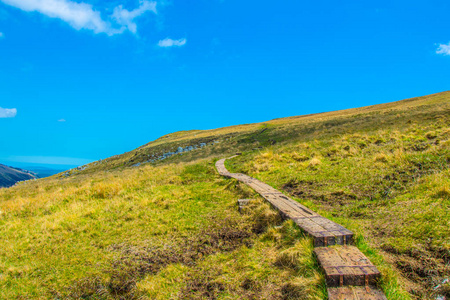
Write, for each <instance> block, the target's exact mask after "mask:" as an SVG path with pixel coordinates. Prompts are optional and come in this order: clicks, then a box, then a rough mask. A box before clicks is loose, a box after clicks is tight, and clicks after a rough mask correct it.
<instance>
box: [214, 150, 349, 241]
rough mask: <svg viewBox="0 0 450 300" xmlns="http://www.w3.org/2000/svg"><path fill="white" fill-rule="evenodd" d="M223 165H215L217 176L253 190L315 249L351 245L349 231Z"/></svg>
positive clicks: (219, 163)
mask: <svg viewBox="0 0 450 300" xmlns="http://www.w3.org/2000/svg"><path fill="white" fill-rule="evenodd" d="M224 163H225V159H221V160H219V161H217V163H216V168H217V171H218V172H219V174H221V175H223V176H226V177H230V178H235V179H237V180H239V181H241V182H243V183H245V184H247V185H248V186H249V187H251V188H252V189H254V190H255V191H256V192H257V193H259V194H260V195H261V196H262V197H263V198H264V199H266V200H267V201H268V202H269V203H270V204H272V206H273V207H274V208H276V209H277V210H278V211H279V212H280V214H281V216H282V217H284V218H286V219H287V218H289V219H292V220H294V222H295V223H296V224H297V225H298V226H299V227H300V228H301V229H303V230H304V231H305V232H306V233H308V234H309V235H310V236H311V237H313V239H314V246H315V247H327V246H333V245H351V244H352V243H353V232H351V231H350V230H348V229H346V228H344V227H343V226H341V225H339V224H337V223H334V222H333V221H331V220H328V219H327V218H324V217H322V216H320V215H319V214H317V213H315V212H314V211H312V210H310V209H309V208H307V207H306V206H303V205H301V204H300V203H298V202H297V201H295V200H293V199H291V198H289V197H288V196H286V195H284V194H283V193H281V192H280V191H278V190H276V189H274V188H273V187H271V186H270V185H268V184H266V183H264V182H261V181H259V180H258V179H255V178H252V177H250V176H247V175H245V174H240V173H230V172H228V170H227V169H226V168H225V165H224Z"/></svg>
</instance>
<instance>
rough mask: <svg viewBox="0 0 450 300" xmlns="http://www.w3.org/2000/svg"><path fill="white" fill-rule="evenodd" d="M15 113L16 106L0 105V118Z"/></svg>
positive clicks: (11, 115)
mask: <svg viewBox="0 0 450 300" xmlns="http://www.w3.org/2000/svg"><path fill="white" fill-rule="evenodd" d="M16 115H17V109H16V108H1V107H0V118H14V117H15V116H16Z"/></svg>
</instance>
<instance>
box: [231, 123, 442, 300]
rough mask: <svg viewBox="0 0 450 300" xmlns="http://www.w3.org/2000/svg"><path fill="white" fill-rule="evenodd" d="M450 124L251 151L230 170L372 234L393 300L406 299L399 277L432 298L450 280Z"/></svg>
mask: <svg viewBox="0 0 450 300" xmlns="http://www.w3.org/2000/svg"><path fill="white" fill-rule="evenodd" d="M449 124H450V118H448V117H446V118H445V119H441V121H439V122H430V123H428V124H426V125H424V124H423V123H422V124H421V125H420V126H419V125H418V124H413V123H411V124H408V123H406V124H404V125H402V126H397V127H395V128H389V129H387V128H383V129H377V128H374V129H373V130H372V131H367V132H363V133H361V134H343V135H340V136H338V137H333V138H328V137H325V138H318V139H315V140H310V141H308V142H297V143H290V144H288V145H281V146H278V147H272V148H269V149H267V150H263V151H260V152H249V153H247V154H245V155H243V156H241V157H238V158H234V159H233V160H232V161H229V162H228V167H229V168H230V169H231V170H232V171H234V172H242V173H246V174H249V175H251V176H253V177H256V178H259V179H261V180H262V181H264V182H267V183H269V184H271V185H272V186H274V187H277V188H279V189H280V190H284V191H285V192H286V193H289V194H291V195H292V196H294V197H295V198H296V199H298V201H300V202H302V203H304V204H305V205H307V206H309V207H311V208H313V209H315V210H316V211H319V212H321V213H322V214H324V215H326V216H328V217H330V218H332V219H335V220H336V221H337V222H339V223H341V224H343V225H344V226H347V227H348V228H349V229H351V230H354V231H355V232H358V233H359V234H360V236H361V237H362V236H364V239H362V238H361V239H360V240H359V242H358V246H359V247H360V248H362V249H363V250H365V251H364V252H365V253H366V254H368V256H369V257H370V258H371V259H373V260H374V261H377V262H378V263H379V266H383V267H382V270H383V275H384V279H383V282H382V287H383V289H384V290H385V292H386V294H388V297H389V298H390V299H404V298H403V297H406V296H404V295H403V292H402V291H401V289H402V288H400V287H399V286H397V287H395V286H393V284H392V283H393V280H394V279H393V278H394V277H395V276H394V274H395V272H400V275H401V280H402V281H403V282H402V284H401V286H403V288H405V289H407V290H408V291H409V292H410V293H411V294H412V296H414V297H419V298H421V299H423V298H427V297H430V298H431V297H432V295H433V292H434V291H433V288H434V287H435V286H436V285H438V284H439V283H440V282H442V281H443V280H444V279H445V278H447V277H448V275H449V268H448V261H449V258H450V243H449V240H450V239H449V236H450V229H449V228H450V227H449V226H448V225H449V223H448V220H450V197H449V195H450V190H449V187H450V180H449V174H450V172H449V169H448V166H449V162H450V147H449V145H450V128H449ZM383 256H384V257H385V259H384V260H381V259H378V258H377V257H380V258H381V257H383ZM389 265H390V267H389ZM394 270H396V271H394ZM387 278H388V279H387Z"/></svg>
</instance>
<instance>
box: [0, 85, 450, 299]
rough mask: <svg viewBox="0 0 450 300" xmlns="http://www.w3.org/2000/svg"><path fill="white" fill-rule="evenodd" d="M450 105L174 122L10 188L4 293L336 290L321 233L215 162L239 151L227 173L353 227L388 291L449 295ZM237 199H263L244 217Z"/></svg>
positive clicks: (441, 100) (2, 257)
mask: <svg viewBox="0 0 450 300" xmlns="http://www.w3.org/2000/svg"><path fill="white" fill-rule="evenodd" d="M449 116H450V93H449V92H445V93H440V94H435V95H430V96H426V97H422V98H414V99H408V100H404V101H400V102H394V103H388V104H383V105H378V106H371V107H365V108H357V109H351V110H345V111H338V112H330V113H324V114H316V115H309V116H300V117H291V118H284V119H276V120H272V121H268V122H264V123H259V124H248V125H240V126H233V127H227V128H220V129H216V130H209V131H199V130H193V131H186V132H179V133H174V134H170V135H167V136H164V137H162V138H160V139H158V140H156V141H154V142H151V143H149V144H147V145H144V146H142V147H140V148H138V149H136V150H133V151H130V152H128V153H125V154H123V155H118V156H115V157H111V158H109V159H106V160H103V161H101V162H98V163H93V164H90V165H88V166H87V168H86V169H85V170H79V171H75V170H74V171H72V172H71V176H69V177H67V178H66V177H63V176H61V175H56V176H53V177H50V178H47V179H40V180H37V181H33V182H26V183H21V184H19V185H18V186H16V187H13V188H9V189H0V236H1V239H2V247H1V248H0V299H67V298H69V299H70V298H72V299H80V298H82V299H208V298H209V299H280V300H281V299H326V288H325V284H324V280H323V275H322V273H321V272H320V269H319V267H318V266H317V262H316V260H315V258H314V256H313V255H312V245H311V240H310V239H309V238H308V237H305V236H304V235H303V234H302V233H301V232H300V230H299V229H298V228H296V227H295V225H294V224H293V223H292V222H281V220H280V219H279V216H278V215H277V214H276V213H275V211H274V210H272V209H270V208H269V206H268V205H267V204H264V203H263V202H262V199H261V198H260V197H259V196H258V195H257V194H255V192H254V191H253V190H251V189H250V188H248V187H247V186H245V185H243V184H240V183H238V182H237V181H235V180H230V179H225V178H223V177H220V176H219V175H218V174H217V173H216V171H215V169H214V162H215V160H216V159H217V158H223V157H226V156H231V155H232V154H234V153H235V152H243V153H244V154H243V155H242V156H240V157H237V158H235V159H233V160H230V161H227V166H228V168H229V169H230V170H233V171H239V172H243V173H246V174H249V175H251V176H254V177H256V178H259V179H261V180H263V181H265V182H267V183H269V184H271V185H272V186H274V187H276V188H278V189H280V190H283V191H284V192H286V193H288V194H290V195H291V196H292V197H293V198H294V199H296V200H297V201H299V202H301V203H303V204H305V205H306V206H308V207H310V208H311V209H313V210H316V211H317V212H319V213H321V214H323V215H325V216H327V217H329V218H331V219H333V220H335V221H336V222H338V223H341V224H342V225H344V226H346V227H348V228H349V229H351V230H353V231H354V232H356V233H357V245H358V247H359V248H361V250H362V251H363V252H364V253H365V254H366V255H367V256H368V257H369V258H370V259H371V260H372V261H373V262H374V263H375V264H376V265H377V266H378V267H379V268H380V270H381V271H382V274H383V277H382V280H381V282H380V285H381V287H382V289H383V290H384V291H385V293H386V295H387V296H388V299H409V298H416V299H427V298H433V297H435V296H436V295H437V294H438V293H440V294H442V295H447V294H445V293H448V290H449V289H447V287H445V286H444V287H442V288H440V289H439V290H437V291H435V290H433V287H434V286H435V285H437V284H438V283H440V282H442V280H443V279H444V278H448V277H449V275H450V272H449V268H448V265H449V257H450V255H449V253H450V246H449V242H448V241H449V240H450V238H449V237H450V232H449V229H448V228H449V225H450V224H449V223H448V220H449V219H450V218H449V217H450V216H449V211H450V203H449V202H450V200H449V195H450V191H449V188H448V187H449V186H450V181H449V175H450V174H449V169H448V165H449V161H450V156H449V148H450V147H449V146H450V144H449V133H450V130H449V124H450V120H449ZM213 141H219V143H216V144H214V145H211V142H213ZM203 142H205V143H210V145H208V146H207V147H205V148H203V149H198V150H195V151H192V152H189V153H185V154H183V155H176V156H173V157H171V158H169V159H166V160H164V161H162V162H158V163H155V164H150V163H147V164H144V165H143V166H140V167H131V166H133V165H134V164H136V163H138V162H143V161H146V160H148V158H149V157H151V156H152V155H160V154H162V153H164V152H168V151H173V150H175V149H176V148H177V147H179V146H182V147H185V146H190V145H195V144H199V143H203ZM242 198H252V199H256V201H254V202H253V203H254V204H252V206H251V207H249V208H248V209H246V212H245V213H244V214H243V215H241V214H239V213H238V212H237V207H236V200H237V199H242ZM447 296H448V295H447Z"/></svg>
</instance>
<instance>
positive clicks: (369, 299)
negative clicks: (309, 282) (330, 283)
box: [328, 286, 387, 300]
mask: <svg viewBox="0 0 450 300" xmlns="http://www.w3.org/2000/svg"><path fill="white" fill-rule="evenodd" d="M328 300H387V298H386V296H385V295H384V294H383V292H382V291H380V290H379V289H377V288H375V287H355V286H348V287H347V286H346V287H337V288H336V287H334V288H333V287H332V288H328Z"/></svg>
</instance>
